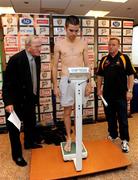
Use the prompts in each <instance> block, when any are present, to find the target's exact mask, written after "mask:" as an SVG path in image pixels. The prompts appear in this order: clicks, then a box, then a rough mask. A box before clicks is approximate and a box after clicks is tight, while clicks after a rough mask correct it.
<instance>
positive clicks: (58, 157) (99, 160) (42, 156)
mask: <svg viewBox="0 0 138 180" xmlns="http://www.w3.org/2000/svg"><path fill="white" fill-rule="evenodd" d="M83 143H84V144H85V147H86V149H87V151H88V157H87V159H84V160H83V169H82V171H80V172H76V169H75V166H74V163H73V161H70V162H69V161H68V162H64V161H63V158H62V154H61V149H60V146H54V145H48V146H46V147H44V148H41V149H34V150H32V160H31V171H30V180H51V179H65V178H70V177H75V176H81V175H86V174H92V173H97V172H102V171H107V170H111V169H116V168H121V167H126V166H128V165H130V162H129V160H128V159H127V157H126V155H125V154H124V153H122V151H121V149H120V148H119V147H118V146H117V145H115V144H114V143H112V142H110V141H109V140H100V141H84V142H83Z"/></svg>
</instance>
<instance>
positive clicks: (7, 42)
mask: <svg viewBox="0 0 138 180" xmlns="http://www.w3.org/2000/svg"><path fill="white" fill-rule="evenodd" d="M65 18H66V16H62V15H60V16H57V15H48V14H3V15H1V22H2V27H3V37H4V50H5V59H6V60H5V61H6V63H7V62H8V61H9V58H10V57H11V56H12V55H13V54H15V53H17V52H19V51H21V50H23V49H24V46H25V43H24V41H25V38H26V37H27V36H28V35H38V36H40V37H41V39H42V50H41V74H40V76H41V80H40V107H36V110H37V120H38V122H40V123H42V124H53V104H52V98H51V96H52V92H51V90H52V82H51V63H52V60H51V59H52V58H51V56H52V55H53V47H54V43H55V42H56V41H57V39H59V38H64V36H65V30H64V24H65ZM79 18H80V22H81V26H80V31H79V34H78V36H79V37H80V38H83V39H84V40H85V41H87V43H88V57H89V63H90V65H91V76H92V82H93V89H92V93H91V95H90V97H89V100H88V102H87V103H86V106H85V107H84V108H83V119H84V120H85V119H89V120H90V121H92V120H94V119H95V113H94V112H95V107H94V104H95V103H94V86H95V83H94V78H93V77H94V66H97V64H98V62H99V61H100V60H101V58H102V56H104V55H106V54H107V53H108V49H107V44H108V39H109V37H110V36H117V37H118V38H119V39H120V41H121V48H120V50H121V51H122V52H124V53H127V54H128V55H129V57H130V58H131V44H132V43H131V42H132V29H133V20H132V19H128V20H126V19H121V18H120V19H117V18H98V19H95V18H93V17H84V16H80V17H79ZM0 52H1V51H0ZM0 57H1V56H0ZM96 57H97V58H96ZM60 72H61V62H60V60H59V66H58V80H60ZM1 88H2V63H1V59H0V126H1V127H2V126H4V125H5V112H4V105H3V101H2V97H1ZM129 106H130V105H129ZM54 107H55V106H54ZM103 116H104V111H103V106H102V102H101V100H98V117H99V118H100V117H103ZM71 117H72V118H74V112H72V115H71ZM56 118H57V119H59V120H62V119H63V109H62V107H61V106H60V101H59V99H56Z"/></svg>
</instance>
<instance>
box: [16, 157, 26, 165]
mask: <svg viewBox="0 0 138 180" xmlns="http://www.w3.org/2000/svg"><path fill="white" fill-rule="evenodd" d="M14 161H15V163H16V164H17V165H18V166H22V167H24V166H26V165H27V162H26V161H25V160H24V158H22V157H18V158H16V159H14Z"/></svg>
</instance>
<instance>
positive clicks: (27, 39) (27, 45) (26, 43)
mask: <svg viewBox="0 0 138 180" xmlns="http://www.w3.org/2000/svg"><path fill="white" fill-rule="evenodd" d="M35 39H39V37H38V36H28V37H27V38H26V39H25V48H28V47H29V46H31V44H32V42H33V40H35Z"/></svg>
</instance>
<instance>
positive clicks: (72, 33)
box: [65, 24, 79, 41]
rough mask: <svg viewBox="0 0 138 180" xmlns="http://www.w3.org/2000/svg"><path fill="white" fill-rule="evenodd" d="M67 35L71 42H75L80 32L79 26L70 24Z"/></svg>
mask: <svg viewBox="0 0 138 180" xmlns="http://www.w3.org/2000/svg"><path fill="white" fill-rule="evenodd" d="M65 29H66V35H67V37H68V38H69V39H70V40H71V41H74V40H75V38H76V37H77V34H78V32H79V25H72V24H69V25H68V26H67V27H66V28H65Z"/></svg>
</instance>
